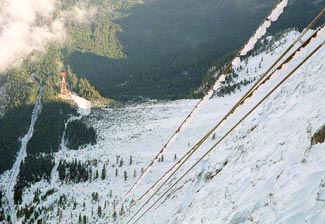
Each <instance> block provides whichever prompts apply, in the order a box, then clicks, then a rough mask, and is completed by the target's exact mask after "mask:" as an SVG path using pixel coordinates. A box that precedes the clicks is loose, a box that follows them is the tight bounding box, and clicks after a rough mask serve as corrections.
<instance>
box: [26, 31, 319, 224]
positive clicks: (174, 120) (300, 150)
mask: <svg viewBox="0 0 325 224" xmlns="http://www.w3.org/2000/svg"><path fill="white" fill-rule="evenodd" d="M298 35H299V33H298V32H296V31H292V32H289V33H287V34H286V35H285V36H284V37H283V38H282V39H280V40H279V41H277V42H275V44H274V45H273V46H272V47H271V48H270V49H269V50H268V51H267V52H266V51H265V52H262V53H260V54H259V55H257V56H254V57H250V58H249V59H248V60H247V63H245V61H243V62H241V65H239V66H241V68H239V67H238V68H235V70H236V71H237V73H238V74H239V76H238V78H236V80H235V81H237V82H240V81H241V80H244V79H246V80H248V79H254V78H256V77H258V76H260V75H261V74H262V73H263V71H265V70H266V69H267V68H268V66H269V65H271V64H272V62H273V61H274V60H276V57H277V56H279V55H280V54H281V52H283V51H284V50H285V49H286V47H287V46H289V45H290V43H292V42H293V40H294V39H295V38H296V37H297V36H298ZM268 39H271V38H268ZM323 40H324V36H319V37H318V38H317V39H316V40H314V41H313V42H312V43H311V44H310V45H309V46H308V49H306V50H305V53H306V54H308V52H310V51H311V50H312V48H313V47H315V46H316V45H318V44H319V43H320V42H321V41H323ZM301 59H302V56H300V58H295V59H294V60H293V61H292V62H290V64H289V65H288V66H285V68H284V69H283V70H282V71H281V72H279V73H277V74H276V75H275V76H274V77H273V78H272V79H271V80H270V81H269V82H267V83H266V84H265V85H264V86H263V87H261V88H260V89H259V90H258V91H257V92H256V94H254V95H253V97H252V98H250V99H249V100H247V102H245V104H244V105H243V106H242V107H240V109H238V110H237V111H236V112H235V114H234V115H233V116H231V117H230V118H229V119H228V120H227V122H225V123H224V124H223V125H222V126H221V127H220V128H219V129H218V130H217V131H216V132H215V136H214V137H213V138H209V139H208V140H207V142H206V143H204V144H203V145H202V147H201V148H200V150H199V151H198V152H197V153H195V154H194V155H193V157H191V159H190V160H189V162H188V163H187V164H186V165H185V166H184V168H182V169H181V171H182V172H179V173H177V176H180V175H181V173H183V172H184V171H185V170H186V169H187V168H188V167H190V166H191V165H192V164H193V163H194V162H195V161H196V160H197V159H198V158H199V157H200V156H201V155H202V154H203V153H204V152H205V151H206V150H207V149H208V148H210V147H211V146H212V145H213V144H214V143H215V142H216V141H218V139H219V138H220V137H221V136H222V135H223V134H224V133H225V132H226V131H227V130H228V129H229V128H230V127H231V126H232V125H233V124H234V123H235V122H237V121H238V120H239V119H240V118H241V116H243V115H244V113H245V112H247V111H248V110H249V109H250V108H251V107H252V106H253V105H254V103H256V102H257V101H258V100H260V99H261V98H262V97H263V96H264V95H265V94H266V93H267V92H268V91H269V90H270V89H271V88H272V87H273V86H274V85H275V83H277V82H278V81H279V80H280V79H281V78H282V77H283V76H284V75H285V74H287V72H289V71H291V70H292V69H293V67H294V66H295V65H297V64H298V63H299V60H301ZM324 74H325V51H324V48H322V49H321V50H320V51H319V52H318V53H316V54H315V55H314V56H313V57H312V58H311V59H310V60H308V61H307V63H306V64H305V65H304V66H302V67H301V68H300V69H299V70H298V71H297V72H296V73H295V74H294V75H293V76H292V77H291V78H290V79H288V81H287V82H285V83H284V85H283V86H281V87H280V89H278V90H277V91H276V92H275V93H274V94H273V95H271V97H270V98H269V99H268V100H267V101H266V102H265V103H263V104H262V105H261V106H260V107H259V108H258V110H257V111H255V112H254V113H253V114H252V115H250V116H249V117H248V119H247V120H245V121H244V122H243V123H242V124H241V125H240V126H239V127H238V128H237V129H235V131H234V132H233V133H232V134H231V135H230V136H228V137H227V138H226V139H225V141H223V142H222V143H221V144H220V145H219V146H217V147H216V148H215V151H213V153H212V154H211V155H210V156H209V157H207V158H206V159H205V160H204V161H202V162H201V163H200V164H199V166H198V167H196V168H195V170H194V172H191V173H190V174H189V175H188V176H187V177H186V178H185V179H184V180H183V181H182V182H181V183H182V184H179V185H178V186H177V188H175V189H174V190H173V191H172V192H171V194H169V195H168V197H167V199H164V200H163V201H162V203H159V205H158V206H156V207H154V209H153V210H151V211H150V212H149V213H148V214H147V215H146V216H144V218H143V219H141V220H140V222H139V223H148V224H153V223H156V224H160V223H161V224H162V223H186V224H187V223H213V224H215V223H321V224H323V223H324V220H325V145H324V144H325V143H322V144H315V145H311V137H312V136H313V134H314V133H315V132H316V131H317V130H319V129H320V128H321V127H323V126H324V125H325V116H324V114H325V100H324V99H325V90H324V86H325V78H324ZM249 85H251V84H249ZM249 85H248V86H242V87H241V91H239V90H237V91H236V92H235V93H233V94H231V95H225V96H224V97H215V98H213V99H210V100H209V101H208V102H207V105H205V107H204V108H202V109H201V110H200V111H199V113H198V114H197V115H196V116H195V117H194V118H193V120H192V122H191V123H190V124H189V125H188V126H187V127H186V128H185V129H184V131H183V132H181V133H180V136H179V138H178V139H177V140H176V141H175V142H174V143H173V145H172V146H171V147H170V148H169V149H168V151H167V152H166V153H165V154H164V159H163V161H161V162H159V163H157V164H156V165H155V166H154V168H153V169H152V170H151V172H150V173H149V174H148V175H147V176H146V178H145V179H144V180H143V181H142V182H141V184H140V185H139V186H138V187H137V188H136V189H135V191H134V192H133V195H132V196H131V197H130V198H129V199H128V200H127V202H126V203H125V204H124V205H123V210H124V211H125V210H126V209H127V208H128V206H129V204H130V202H131V199H132V198H133V199H136V198H137V197H139V196H140V195H141V193H143V192H144V191H145V190H146V189H147V188H148V187H150V186H151V184H153V183H154V181H156V180H157V179H158V178H159V177H160V176H161V175H162V174H163V173H164V172H165V171H167V169H169V168H170V167H171V166H172V165H173V164H174V163H175V157H176V158H180V157H181V156H182V155H183V154H184V153H185V152H186V151H188V150H189V149H190V148H191V147H192V146H193V145H194V144H195V143H196V142H197V141H198V140H200V139H201V137H203V136H204V135H205V133H206V132H207V131H209V130H210V129H211V128H212V127H213V126H214V125H215V124H216V123H217V122H218V121H219V119H221V118H222V117H223V115H224V114H225V113H226V112H227V111H228V110H229V109H230V108H231V107H232V106H233V105H234V103H236V102H237V100H238V99H239V98H240V97H241V96H242V95H243V94H244V92H245V90H247V89H248V88H249ZM196 102H197V101H196V100H179V101H169V102H160V101H151V102H148V103H143V104H134V105H123V106H118V107H111V108H108V109H105V110H100V109H97V110H96V109H95V110H93V111H92V112H91V114H90V115H89V116H88V117H87V120H88V122H90V123H92V125H93V126H94V127H95V129H96V131H97V133H98V142H97V144H96V145H94V146H88V147H85V148H82V149H79V150H77V151H72V150H66V151H65V158H66V160H67V161H73V160H75V159H78V161H81V163H85V164H87V167H88V168H92V178H91V180H88V181H86V182H80V183H73V182H68V183H66V182H61V181H60V180H59V179H58V178H54V179H53V181H54V182H55V183H53V182H52V183H47V182H45V181H42V182H39V183H35V184H33V185H32V186H31V187H30V188H28V189H26V190H25V191H24V195H23V203H22V206H25V205H26V206H32V205H34V206H35V208H36V209H41V208H42V207H43V208H42V212H41V216H40V218H42V219H43V220H45V221H46V223H58V222H59V223H78V220H79V217H81V218H82V219H83V216H85V219H86V221H87V223H102V222H103V220H104V219H105V218H106V217H107V215H108V214H109V213H110V212H111V211H112V209H113V207H114V205H115V204H116V202H117V200H119V199H120V198H121V197H122V196H123V195H124V194H125V192H126V191H127V190H128V189H129V188H130V187H131V185H132V184H133V183H134V182H135V180H136V178H137V177H138V176H139V174H140V173H141V169H142V168H145V167H146V166H147V165H148V163H149V162H150V161H151V159H152V158H153V156H155V155H156V153H157V151H158V150H159V149H160V148H161V147H162V145H163V144H164V143H165V142H166V140H167V139H168V138H169V137H170V135H171V134H172V132H173V131H174V130H175V129H176V128H177V127H178V125H179V123H180V122H181V121H182V120H183V119H184V117H185V116H186V115H187V114H188V112H189V111H190V110H191V109H192V107H193V106H194V105H195V104H196ZM130 156H132V158H130ZM60 158H62V157H60V156H59V153H58V154H57V155H56V160H57V161H56V162H58V160H59V159H60ZM121 159H123V161H124V162H121ZM104 165H105V169H106V177H104V178H101V176H102V175H101V173H102V170H103V166H104ZM96 171H98V174H99V177H98V178H96ZM37 190H40V192H41V197H40V198H41V199H40V202H39V203H38V204H35V203H34V202H33V198H34V192H36V191H37ZM51 190H53V191H51ZM46 192H51V194H48V195H47V196H45V195H46ZM94 193H98V197H96V194H94ZM42 196H44V197H42ZM62 198H64V200H63V199H62ZM62 201H64V202H63V203H62ZM133 211H135V210H133ZM122 213H123V212H122ZM117 217H119V214H118V215H117ZM130 217H131V216H130V215H128V214H127V215H126V217H125V218H124V219H122V220H119V219H117V221H119V222H120V223H126V222H127V221H128V218H130Z"/></svg>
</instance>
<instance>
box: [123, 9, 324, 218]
mask: <svg viewBox="0 0 325 224" xmlns="http://www.w3.org/2000/svg"><path fill="white" fill-rule="evenodd" d="M323 11H324V10H323ZM318 18H320V17H318ZM314 21H315V20H314ZM314 21H313V22H312V23H314ZM316 21H317V20H316ZM312 23H311V24H312ZM310 27H312V26H308V29H310ZM322 27H323V26H322ZM322 27H319V28H318V29H317V30H316V31H315V32H314V33H313V34H312V35H311V36H310V37H309V38H308V39H307V40H306V41H305V42H304V43H307V42H308V41H310V40H311V39H312V38H313V37H314V36H315V35H316V34H317V32H318V31H319V30H320V29H321V28H322ZM307 31H308V30H306V32H307ZM306 32H304V34H305V33H306ZM304 34H303V35H299V37H298V38H297V39H296V40H295V41H294V42H293V43H292V44H291V45H290V46H289V48H287V50H286V51H285V52H283V53H282V54H281V56H280V57H279V58H278V59H277V60H276V61H275V62H274V63H273V64H272V65H271V67H270V68H269V69H268V70H267V71H266V72H265V73H263V74H262V75H261V77H260V78H259V79H258V80H257V81H256V82H255V83H254V85H253V86H252V87H251V88H250V89H249V90H248V91H247V92H246V93H245V94H244V96H242V98H241V99H240V100H239V101H238V102H237V103H236V104H235V105H234V106H233V107H232V108H231V109H230V110H229V112H228V113H227V114H226V115H225V116H224V117H223V118H222V119H221V120H220V121H219V123H218V124H217V125H216V126H214V127H213V128H212V129H211V130H210V131H209V132H208V133H207V134H206V135H205V136H204V137H203V138H202V139H201V140H200V141H199V142H198V143H196V144H195V145H194V146H193V147H192V148H191V149H190V150H189V151H188V152H187V153H186V154H184V155H183V156H182V158H181V159H180V160H179V161H178V162H177V163H175V164H174V166H172V167H171V168H170V169H169V170H168V171H167V172H166V173H165V174H164V175H163V176H162V177H160V178H159V179H158V180H157V181H156V182H155V183H154V184H153V185H152V186H151V187H150V188H149V189H148V190H147V191H146V192H145V193H143V194H142V195H141V196H140V197H139V198H138V199H137V200H136V201H134V202H133V203H132V204H131V206H130V208H129V209H128V210H127V211H126V212H125V214H126V213H128V212H129V211H130V210H131V209H132V208H133V207H134V206H135V205H136V204H137V203H138V202H139V201H141V200H142V199H143V198H144V197H145V196H146V195H147V194H148V193H149V192H150V191H151V190H152V189H154V187H156V186H157V185H158V184H159V183H160V182H162V180H163V179H164V178H165V177H166V176H169V177H168V179H166V180H165V181H164V182H163V183H162V185H164V184H165V183H166V182H167V181H168V180H170V178H171V176H172V175H173V174H174V173H175V172H176V171H177V170H178V169H179V168H180V167H181V166H182V165H183V164H184V163H185V162H186V161H187V160H188V159H189V157H190V156H191V155H192V154H193V153H194V152H195V151H196V150H197V149H198V148H199V147H200V146H201V145H202V144H203V143H204V142H205V141H206V140H207V139H208V138H209V136H210V135H211V134H212V133H213V132H214V131H215V130H216V129H217V128H218V127H219V126H220V125H221V124H222V123H223V122H224V121H225V120H227V118H228V117H229V116H230V115H231V114H233V113H234V111H235V110H236V109H237V108H238V107H239V106H240V105H241V104H242V103H243V102H244V101H245V100H246V99H247V98H249V97H250V96H251V95H252V94H253V92H255V91H256V90H257V89H258V88H259V87H260V86H261V85H263V84H264V83H265V80H268V79H269V78H270V77H271V76H272V75H273V74H274V73H275V71H277V70H279V69H281V67H282V66H283V65H284V64H286V63H287V62H288V61H289V59H291V58H292V57H293V56H294V55H295V54H296V52H297V51H298V50H299V49H300V48H301V47H303V44H304V43H303V44H302V45H301V46H300V47H299V48H298V49H297V50H296V51H295V52H293V53H292V54H291V55H290V56H289V57H287V59H286V60H284V62H283V63H282V64H280V65H279V66H278V67H277V68H276V69H275V70H274V71H273V72H272V73H271V74H269V76H268V77H267V78H266V79H265V80H264V81H263V82H261V81H262V80H263V79H264V78H265V77H266V76H267V74H268V73H269V72H270V71H271V70H272V69H273V68H274V67H275V65H277V64H278V63H279V61H280V60H281V59H283V57H284V56H285V55H286V54H287V53H288V52H289V51H290V50H291V49H292V48H293V47H294V46H295V44H296V43H297V42H298V41H300V40H301V38H302V37H303V36H304ZM175 168H176V169H175ZM161 187H162V186H161ZM161 187H160V188H159V189H158V190H156V192H157V191H159V190H160V189H161ZM125 214H124V215H122V216H121V217H120V218H123V217H124V216H125Z"/></svg>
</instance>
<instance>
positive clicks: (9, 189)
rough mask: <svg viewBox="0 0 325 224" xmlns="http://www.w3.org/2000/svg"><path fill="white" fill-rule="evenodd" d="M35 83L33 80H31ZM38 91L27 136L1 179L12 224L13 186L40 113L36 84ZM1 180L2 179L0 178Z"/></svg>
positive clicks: (13, 211) (13, 215) (41, 90)
mask: <svg viewBox="0 0 325 224" xmlns="http://www.w3.org/2000/svg"><path fill="white" fill-rule="evenodd" d="M33 81H34V82H35V80H34V79H33ZM36 84H37V85H38V86H39V88H40V90H39V93H38V95H37V98H36V102H35V106H34V109H33V112H32V118H31V124H30V127H29V129H28V132H27V134H26V135H25V136H24V137H23V138H22V139H21V147H20V150H19V152H18V155H17V158H16V161H15V163H14V165H13V167H12V169H11V170H10V171H9V173H8V176H7V179H5V178H3V180H4V182H5V189H6V191H5V193H6V198H7V200H8V209H9V211H10V216H11V219H12V222H13V223H16V222H17V217H16V211H15V203H14V186H15V184H16V180H17V177H18V174H19V170H20V169H19V167H20V164H21V162H22V161H23V160H24V159H25V157H26V155H27V153H26V148H27V144H28V142H29V140H30V139H31V138H32V136H33V133H34V126H35V123H36V121H37V118H38V116H39V114H40V113H41V110H42V93H43V88H42V87H41V86H40V85H39V84H38V83H36ZM0 180H2V178H0ZM1 182H2V181H1Z"/></svg>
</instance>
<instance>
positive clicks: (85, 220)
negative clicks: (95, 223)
mask: <svg viewBox="0 0 325 224" xmlns="http://www.w3.org/2000/svg"><path fill="white" fill-rule="evenodd" d="M86 223H87V217H86V216H85V215H84V217H83V224H86Z"/></svg>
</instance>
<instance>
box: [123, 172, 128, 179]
mask: <svg viewBox="0 0 325 224" xmlns="http://www.w3.org/2000/svg"><path fill="white" fill-rule="evenodd" d="M127 179H128V174H127V172H126V170H124V180H125V181H126V180H127Z"/></svg>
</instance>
